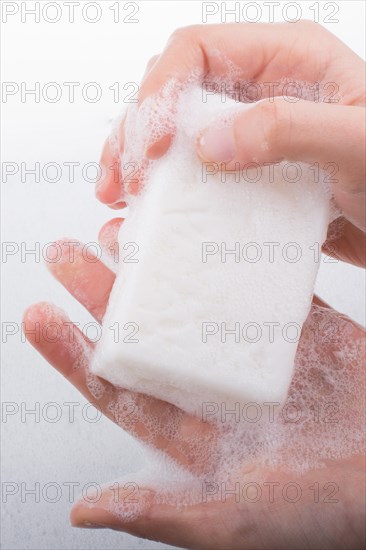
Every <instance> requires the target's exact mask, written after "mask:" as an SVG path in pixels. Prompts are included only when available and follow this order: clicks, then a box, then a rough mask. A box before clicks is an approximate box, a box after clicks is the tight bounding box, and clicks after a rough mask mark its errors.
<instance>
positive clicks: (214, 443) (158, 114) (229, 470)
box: [91, 85, 365, 521]
mask: <svg viewBox="0 0 366 550" xmlns="http://www.w3.org/2000/svg"><path fill="white" fill-rule="evenodd" d="M173 87H174V86H173ZM303 87H304V86H303ZM170 89H172V85H171V87H170ZM305 94H306V91H305ZM168 96H169V94H168ZM166 99H167V98H166ZM153 101H154V99H151V98H150V99H149V102H150V103H149V104H148V103H145V106H143V108H142V109H141V110H140V111H138V109H137V107H135V106H132V108H131V109H130V110H129V112H128V113H127V117H126V128H125V136H126V142H125V151H124V153H123V156H122V158H121V162H122V163H125V162H135V163H136V164H137V165H138V167H139V174H140V175H142V180H143V183H144V186H143V188H142V189H140V195H139V196H137V197H136V196H135V195H134V194H131V193H129V188H128V187H126V188H125V192H127V196H128V201H129V203H130V205H131V207H132V208H131V213H130V222H129V223H124V224H123V228H122V230H121V236H120V245H122V246H123V244H124V243H126V242H128V241H131V240H136V241H138V235H137V236H136V233H135V228H136V227H137V226H138V223H139V219H138V215H139V214H140V212H139V209H138V204H139V201H141V196H143V195H144V193H146V192H147V191H146V189H147V188H148V182H149V177H150V175H151V171H152V170H153V163H151V162H148V163H147V162H146V160H144V151H145V148H146V144H147V143H148V142H151V136H154V138H157V137H159V136H162V135H164V134H165V133H166V132H167V131H169V132H171V133H172V134H175V133H176V129H175V127H174V126H173V124H172V123H171V122H170V121H171V120H172V117H173V115H174V116H176V104H175V102H174V101H169V99H167V100H166V101H165V100H162V99H161V98H160V99H159V100H158V102H157V103H156V104H155V105H158V106H159V107H158V108H157V109H155V110H153V111H151V102H153ZM216 107H217V104H216ZM216 107H215V109H214V111H215V117H214V118H215V121H216V123H217V124H219V125H220V124H221V125H225V124H226V123H228V122H229V121H230V120H231V118H232V116H234V114H235V112H237V106H236V107H234V108H233V109H232V110H230V109H229V110H227V111H226V112H225V114H224V116H222V118H221V119H220V117H219V118H217V109H216ZM146 112H148V113H149V116H148V118H146ZM162 113H163V115H162ZM213 114H214V113H213ZM181 117H182V119H186V120H187V121H188V127H189V124H190V121H191V126H190V129H189V130H188V131H190V132H191V136H192V137H193V135H194V134H195V133H196V132H197V131H198V130H199V129H201V128H200V122H199V121H200V120H201V119H200V113H199V112H195V111H193V112H192V109H190V108H189V106H187V107H186V108H185V110H184V109H183V110H182V111H181ZM213 120H214V119H213V118H212V121H213ZM168 154H169V153H168ZM182 158H184V154H183V152H182ZM184 162H185V161H184V160H183V161H182V166H184ZM223 185H225V183H223ZM319 185H321V184H319ZM145 187H146V188H145ZM287 189H288V191H289V192H291V189H290V187H289V186H288V188H287ZM140 204H141V202H140ZM223 208H224V206H223ZM266 214H267V212H264V213H263V218H265V216H266ZM337 215H339V213H336V214H335V215H333V216H332V218H334V217H336V216H337ZM217 220H218V224H219V223H221V222H222V218H221V217H220V215H219V213H217ZM294 221H296V220H294ZM144 223H146V225H147V227H148V220H146V221H145V222H144ZM309 223H310V221H309ZM332 225H333V224H332ZM335 226H336V227H337V231H339V228H340V227H341V224H334V227H335ZM332 237H333V238H334V234H333V232H332ZM129 267H131V266H129ZM178 267H179V266H177V269H178ZM268 276H270V273H268ZM304 276H305V277H308V276H309V274H308V273H304ZM130 290H131V287H130ZM118 298H119V295H118V294H117V293H116V292H115V291H113V293H112V296H111V304H113V300H116V299H118ZM249 298H250V296H249ZM251 298H252V299H253V297H251ZM282 298H283V299H284V300H285V299H286V295H283V296H282ZM307 299H309V297H308V298H307ZM290 307H291V304H289V308H290ZM235 313H236V314H237V316H240V308H238V310H237V311H236V312H235ZM187 345H188V344H187ZM159 352H160V350H159V349H158V350H157V351H156V353H159ZM161 352H162V354H163V352H164V350H161ZM364 352H365V349H364V335H363V332H362V330H361V329H360V328H359V327H357V326H356V325H355V324H354V323H353V322H352V321H351V320H349V319H347V318H346V317H344V316H342V315H341V314H339V313H337V312H334V311H332V310H331V309H328V308H324V307H321V306H318V305H315V304H313V305H312V307H311V310H310V312H309V315H308V317H307V320H306V321H305V324H304V325H303V328H302V333H301V339H300V342H299V346H298V348H297V352H296V357H295V365H294V371H293V376H292V380H291V384H290V387H289V389H288V393H287V398H286V400H285V402H284V403H281V404H279V406H277V405H276V406H275V407H274V414H273V415H272V414H270V409H269V407H266V406H264V404H263V402H260V400H257V401H255V404H256V405H258V407H259V410H260V412H261V417H260V419H259V420H258V421H255V422H253V421H249V420H248V418H245V417H244V416H243V414H242V410H243V409H242V407H239V411H240V414H239V417H238V415H237V414H236V413H235V414H224V415H223V416H222V415H221V406H222V405H224V406H226V405H228V404H227V403H222V402H220V401H217V403H216V405H217V407H218V408H219V413H217V414H211V416H210V418H209V423H210V424H211V426H212V427H213V428H212V430H211V431H210V432H208V433H207V434H206V435H205V436H202V433H200V432H199V431H198V430H193V431H192V433H189V430H188V432H187V431H186V432H185V434H184V436H183V435H182V434H180V433H179V427H180V425H181V422H182V418H183V417H185V415H184V413H182V411H180V410H179V409H175V408H174V407H173V406H171V408H169V409H168V411H169V412H168V414H167V415H166V416H165V417H164V418H163V419H162V418H161V417H160V416H159V413H158V414H155V413H154V410H152V409H151V400H150V398H149V397H148V396H146V398H143V397H141V396H138V397H136V394H134V393H133V392H129V393H128V399H132V400H133V401H134V400H135V402H136V408H135V417H134V423H133V424H132V425H131V426H129V431H130V432H131V433H132V434H134V435H136V436H139V435H140V434H139V433H138V431H137V429H136V430H135V429H134V425H137V424H143V425H144V426H145V427H146V433H145V436H144V444H146V445H147V449H148V448H150V446H155V444H156V438H157V437H158V436H159V435H162V436H163V437H164V438H167V439H168V440H173V441H174V445H175V447H176V448H177V449H178V450H179V451H180V452H181V456H180V457H179V459H178V460H176V459H175V458H174V456H173V457H172V456H166V455H165V454H164V453H163V452H159V451H156V452H154V453H152V455H148V456H151V465H150V467H147V469H146V471H145V472H141V473H140V476H139V477H137V476H134V478H135V479H136V481H137V482H138V483H139V485H140V486H147V487H151V488H154V489H155V490H156V491H157V493H156V495H155V496H154V497H153V498H154V500H155V501H156V502H157V503H169V504H174V505H176V506H185V505H188V504H194V503H200V502H202V484H203V483H206V482H212V483H215V482H217V483H222V482H224V481H230V482H233V481H234V482H235V481H236V480H238V479H244V480H245V481H249V480H251V479H253V480H255V481H256V482H258V481H259V480H260V479H261V478H262V477H265V474H264V473H263V472H265V471H271V470H273V471H275V470H278V469H284V470H287V471H288V470H289V471H292V472H294V473H297V474H302V473H304V472H306V471H308V470H312V469H315V468H321V467H324V466H325V464H326V463H327V461H330V460H333V461H334V460H337V459H342V458H347V457H350V456H353V455H355V454H358V453H361V452H364V449H365V437H364V427H363V418H364V416H365V398H364V393H365V377H364V371H363V367H362V365H363V362H364ZM154 353H155V351H154ZM97 359H98V360H99V359H100V357H99V358H97ZM95 364H96V363H94V366H95ZM93 370H94V367H93ZM96 372H98V368H97V369H96ZM105 374H106V373H105ZM91 376H93V375H91ZM92 380H94V376H93V378H92ZM93 384H94V382H93V383H92V384H91V385H93ZM192 389H193V388H192ZM146 390H147V391H149V387H147V388H146ZM96 393H98V391H97V392H96ZM188 398H189V396H187V395H186V396H184V399H188ZM124 399H126V398H122V400H124ZM144 399H145V401H144ZM201 404H202V399H201ZM183 405H184V403H183ZM239 405H240V404H239ZM241 405H242V404H241ZM116 406H117V407H118V404H117V403H116V402H114V401H111V403H110V410H111V411H113V410H115V408H116ZM189 408H190V405H189V406H188V409H189ZM229 409H230V407H229V406H227V407H226V410H227V411H228V410H229ZM231 409H232V407H231ZM234 410H236V409H234ZM248 410H249V409H248ZM253 410H254V411H256V410H258V409H255V406H253ZM285 411H286V413H285ZM192 422H193V423H194V421H192ZM187 433H188V436H187ZM146 452H147V451H146ZM182 456H186V457H187V461H186V465H183V467H182V463H184V461H183V460H182ZM148 462H150V458H148ZM187 465H188V467H187ZM157 480H159V481H157ZM212 498H214V499H215V498H220V496H219V494H217V495H213V497H212ZM108 508H109V510H110V511H111V512H113V513H114V514H116V515H117V516H119V517H120V518H121V519H123V520H124V521H126V520H127V519H128V518H130V519H134V518H135V517H136V515H138V514H139V513H142V511H143V507H142V508H141V505H140V504H134V505H132V507H131V508H130V507H129V506H127V507H126V503H124V502H123V501H122V502H121V503H116V502H114V501H112V500H111V501H110V503H109V506H108Z"/></svg>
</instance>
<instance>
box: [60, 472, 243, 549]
mask: <svg viewBox="0 0 366 550" xmlns="http://www.w3.org/2000/svg"><path fill="white" fill-rule="evenodd" d="M175 497H176V498H179V495H175ZM163 502H164V495H162V498H159V493H158V491H156V490H154V489H152V488H148V487H144V486H142V487H140V486H139V485H138V484H136V483H134V482H127V483H123V482H122V483H119V482H115V483H113V484H111V485H110V487H109V488H108V487H105V488H104V490H103V493H102V495H101V496H100V498H99V499H98V501H97V502H96V503H95V504H92V505H91V504H90V503H89V502H85V501H83V500H80V501H78V502H77V503H76V504H75V505H74V506H73V508H72V510H71V517H70V519H71V524H72V525H73V526H74V527H84V528H93V527H94V528H98V527H99V528H108V529H114V530H117V531H124V532H126V533H129V534H131V535H134V536H137V537H140V538H147V539H150V540H155V541H160V542H164V543H166V544H171V545H174V546H179V547H183V548H210V549H212V550H214V549H220V550H221V549H222V548H243V547H244V546H243V544H244V540H243V539H241V537H240V536H239V535H240V534H239V532H235V531H236V525H235V524H236V521H237V520H238V519H239V517H240V516H239V512H238V511H237V510H236V509H237V508H238V506H235V503H234V502H233V499H228V501H227V502H226V503H225V504H222V503H215V502H207V503H205V504H202V503H200V504H195V505H186V506H181V507H178V506H176V505H175V504H164V503H163ZM245 523H246V520H245V517H242V518H241V530H242V533H241V534H242V535H244V534H245V533H244V532H245ZM229 526H230V528H229ZM192 527H193V528H192ZM196 527H197V528H196ZM248 534H249V530H248ZM238 536H239V538H236V537H238ZM235 538H236V540H235ZM234 541H235V542H234Z"/></svg>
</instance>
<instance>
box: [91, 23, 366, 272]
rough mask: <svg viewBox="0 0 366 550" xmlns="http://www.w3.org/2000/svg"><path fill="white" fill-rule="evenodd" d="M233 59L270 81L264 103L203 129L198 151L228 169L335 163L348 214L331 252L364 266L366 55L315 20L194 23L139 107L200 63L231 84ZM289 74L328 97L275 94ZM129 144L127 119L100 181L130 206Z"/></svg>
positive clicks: (247, 73) (156, 69)
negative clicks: (125, 160) (221, 125)
mask: <svg viewBox="0 0 366 550" xmlns="http://www.w3.org/2000/svg"><path fill="white" fill-rule="evenodd" d="M238 44H240V48H239V47H238ZM218 51H219V52H220V55H218V54H217V52H218ZM228 61H230V62H231V63H232V64H234V66H235V67H236V68H237V69H238V74H237V75H236V76H235V80H236V81H237V82H240V83H244V84H245V83H247V82H248V81H249V82H252V83H256V84H261V85H262V86H261V96H260V98H262V99H263V101H260V102H259V103H258V104H257V105H255V106H253V108H252V109H250V110H247V111H245V112H243V113H242V114H240V115H239V116H237V117H236V118H235V120H234V121H233V124H232V126H229V127H228V128H227V129H226V130H225V131H222V129H220V131H219V132H217V131H215V129H210V128H207V129H206V130H205V131H204V132H203V133H202V134H201V135H200V136H198V139H197V153H198V155H199V156H200V157H201V158H202V160H203V161H211V162H217V163H223V165H224V166H225V169H228V170H231V169H233V168H234V166H235V165H237V164H236V163H239V165H240V166H241V167H243V166H245V165H246V164H247V163H250V162H253V161H255V162H256V163H258V164H259V165H264V164H265V163H266V164H267V163H275V162H279V161H281V160H284V159H285V160H288V161H302V162H305V163H309V164H310V165H314V164H315V163H318V165H319V166H320V168H323V169H326V167H327V166H328V168H329V178H328V179H329V181H330V182H331V185H332V191H333V195H334V197H335V201H336V203H337V206H338V207H339V209H340V210H341V211H342V214H343V217H341V218H338V219H337V220H335V221H334V222H333V223H332V224H331V225H330V228H329V229H330V230H329V240H328V241H327V242H326V243H325V245H324V252H325V253H326V254H328V255H331V256H335V257H336V258H339V259H341V260H344V261H347V262H350V263H353V264H354V265H358V266H365V265H366V259H365V239H364V231H365V229H366V213H365V205H366V200H365V190H366V188H365V77H364V74H365V73H364V71H365V68H364V62H363V61H362V59H360V58H359V57H358V56H357V55H356V54H355V53H354V52H352V50H350V49H349V48H348V47H347V46H346V45H345V44H343V43H342V42H341V41H340V40H339V39H338V38H336V37H335V36H334V35H332V34H331V33H329V32H328V31H326V30H325V29H324V28H323V27H321V26H320V25H319V24H317V23H312V22H310V21H301V22H297V23H295V24H293V23H285V24H283V23H282V24H277V23H276V24H259V23H257V24H255V25H253V24H245V23H243V24H237V23H235V24H225V25H202V26H198V25H197V26H192V27H186V28H182V29H178V30H177V31H176V32H175V33H174V34H173V35H172V36H171V38H170V39H169V41H168V44H167V46H166V48H165V50H164V51H163V53H162V54H161V55H160V56H156V57H154V58H153V59H152V60H151V61H150V63H149V64H148V67H147V70H146V73H145V76H144V78H143V81H142V84H141V88H140V94H139V104H141V103H142V102H143V101H144V100H145V99H146V98H147V97H149V96H151V95H154V94H159V93H160V92H161V91H162V89H163V88H164V85H166V83H167V82H168V81H169V80H171V79H172V78H174V79H176V81H177V86H178V87H179V83H184V82H185V80H186V79H187V78H188V77H189V76H191V75H192V71H193V70H194V69H199V72H200V80H201V83H202V82H204V81H205V82H215V81H217V80H221V81H222V80H225V79H226V80H227V84H228V87H230V85H232V82H231V81H230V79H229V78H228V64H227V62H228ZM288 81H290V82H291V81H296V82H303V83H308V84H310V87H311V85H314V84H316V83H317V84H318V85H319V89H320V97H319V98H316V93H315V92H314V94H313V96H314V97H313V98H312V97H311V96H310V98H309V99H314V98H315V100H313V101H307V100H305V99H299V100H298V101H296V102H292V101H288V99H286V98H282V97H275V98H274V97H273V96H279V95H282V94H283V89H284V82H288ZM264 83H266V85H265V86H263V84H264ZM269 84H271V86H269ZM312 89H314V88H312ZM289 93H290V92H289ZM171 139H172V135H171V134H167V135H165V136H162V137H161V138H160V139H159V141H158V142H153V143H149V144H148V146H147V149H146V157H147V158H149V159H156V158H159V157H160V156H162V155H163V154H164V153H165V152H166V150H167V149H168V147H169V145H170V143H171ZM123 147H124V128H123V123H122V124H121V127H120V129H119V148H120V149H119V151H118V152H117V156H116V153H115V152H114V151H113V150H112V149H111V147H110V145H109V142H108V141H107V142H106V144H105V146H104V150H103V153H102V158H101V164H102V166H103V167H104V176H103V178H102V179H101V180H100V182H99V185H98V187H97V197H98V198H99V200H101V201H102V202H103V203H106V204H109V205H110V206H112V207H113V208H119V207H122V206H124V189H123V186H124V181H123V179H124V175H123V166H122V170H121V172H122V174H121V175H120V178H118V177H116V173H115V166H116V164H117V163H119V159H118V154H119V153H121V152H122V151H123ZM329 163H330V164H329ZM112 166H113V169H112ZM335 167H336V168H335ZM335 170H336V172H335Z"/></svg>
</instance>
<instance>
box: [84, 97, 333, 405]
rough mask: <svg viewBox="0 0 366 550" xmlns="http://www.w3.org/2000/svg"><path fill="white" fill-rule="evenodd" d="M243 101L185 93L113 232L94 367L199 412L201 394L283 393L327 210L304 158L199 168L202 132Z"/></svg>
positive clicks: (251, 396)
mask: <svg viewBox="0 0 366 550" xmlns="http://www.w3.org/2000/svg"><path fill="white" fill-rule="evenodd" d="M246 108H250V106H248V105H243V104H238V103H235V102H234V101H232V100H226V102H224V103H223V102H222V101H221V98H220V96H217V97H215V98H209V101H208V102H207V103H204V102H202V96H201V91H200V90H199V89H194V90H193V91H191V92H189V93H186V94H185V95H183V96H182V97H181V99H180V102H179V105H178V112H177V115H176V121H177V132H176V136H175V139H174V142H173V145H172V146H171V148H170V150H169V151H168V153H167V154H166V155H165V156H164V157H162V158H161V159H160V160H158V161H156V162H155V163H154V166H153V168H152V171H151V173H150V175H149V178H148V182H147V183H146V187H145V189H144V190H143V192H142V193H141V195H140V196H138V197H137V198H136V199H135V201H134V202H133V203H132V206H131V211H130V214H129V217H128V218H127V220H126V221H125V223H124V224H123V226H122V229H121V232H120V250H121V256H120V265H119V271H118V274H117V278H116V282H115V285H114V287H113V290H112V294H111V297H110V302H109V305H108V309H107V312H106V315H105V318H104V322H103V327H104V328H103V336H102V339H101V341H100V342H99V344H98V346H97V350H96V355H95V358H94V362H93V365H92V370H93V372H94V373H95V374H97V375H98V376H101V377H103V378H105V379H107V380H108V381H110V382H112V383H113V384H116V385H118V386H121V387H124V388H128V389H132V390H135V391H138V392H143V393H147V394H150V395H152V396H155V397H157V398H160V399H163V400H166V401H169V402H171V403H174V404H175V405H178V406H180V407H182V408H183V409H184V410H186V411H188V412H192V413H195V414H200V412H201V410H202V406H203V403H207V402H216V403H219V404H220V403H225V405H227V407H228V408H229V407H230V406H231V405H232V404H234V403H237V402H239V403H241V404H245V403H248V402H256V403H258V404H260V403H263V402H276V403H278V402H279V403H281V402H283V401H284V399H285V398H286V393H287V390H288V387H289V384H290V381H291V376H292V372H293V364H294V357H295V353H296V348H297V344H298V339H299V336H300V331H301V327H302V325H303V322H304V321H305V319H306V317H307V314H308V311H309V307H310V303H311V298H312V293H313V288H314V282H315V277H316V273H317V270H318V265H319V258H318V256H319V250H320V246H321V244H322V243H323V241H324V239H325V236H326V228H327V225H328V220H329V199H328V195H327V192H326V191H325V189H324V186H323V185H322V183H321V182H314V171H313V170H310V169H309V167H307V166H306V165H302V164H300V163H295V164H293V165H292V166H288V165H287V164H286V163H282V164H281V165H278V166H275V167H272V168H269V167H264V168H262V170H260V169H259V168H258V167H257V168H255V167H254V169H253V170H251V171H249V170H248V171H247V172H245V171H244V173H243V172H242V173H241V174H240V178H239V180H240V181H238V175H235V174H226V175H225V176H222V175H221V174H220V172H219V170H216V174H215V175H208V174H207V172H212V171H214V172H215V167H214V166H213V165H211V166H203V167H202V164H201V162H200V160H199V159H198V158H197V155H196V152H195V138H196V135H197V133H198V131H199V130H200V129H202V128H205V127H206V126H207V125H209V124H211V123H213V122H214V121H215V120H216V119H217V117H218V115H220V114H222V113H225V112H230V113H231V114H232V112H233V110H234V111H238V110H243V109H246ZM221 118H222V117H221ZM245 174H246V175H247V176H250V177H249V179H251V180H252V181H248V177H247V178H246V181H245V178H244V175H245ZM286 174H287V176H286ZM222 180H224V181H222ZM296 180H297V181H296ZM128 243H136V244H134V245H131V244H128ZM137 247H138V250H137ZM136 260H137V261H136ZM116 327H118V331H117V329H116ZM117 332H118V334H117Z"/></svg>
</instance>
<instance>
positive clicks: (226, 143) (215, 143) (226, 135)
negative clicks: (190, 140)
mask: <svg viewBox="0 0 366 550" xmlns="http://www.w3.org/2000/svg"><path fill="white" fill-rule="evenodd" d="M197 153H198V155H199V157H201V159H202V160H203V161H206V162H230V161H232V160H233V158H234V157H235V143H234V136H233V129H232V127H231V126H227V127H226V128H206V129H205V130H203V131H202V132H201V133H200V134H199V136H198V139H197Z"/></svg>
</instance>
